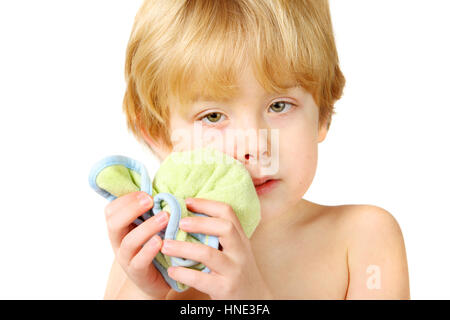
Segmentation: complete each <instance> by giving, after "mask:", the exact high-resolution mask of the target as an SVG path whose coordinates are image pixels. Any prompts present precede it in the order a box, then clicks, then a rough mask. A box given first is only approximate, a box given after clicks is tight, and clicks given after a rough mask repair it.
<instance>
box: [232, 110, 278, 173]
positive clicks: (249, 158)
mask: <svg viewBox="0 0 450 320" xmlns="http://www.w3.org/2000/svg"><path fill="white" fill-rule="evenodd" d="M253 119H254V120H249V121H246V122H245V123H243V124H242V126H241V128H245V129H243V130H236V133H237V134H238V136H237V137H236V139H235V150H234V151H235V152H234V153H235V158H236V159H237V160H239V161H241V162H242V163H244V164H247V165H248V164H249V165H255V164H257V163H258V162H261V161H262V160H263V159H264V158H268V157H270V150H271V143H272V141H271V138H270V137H271V134H270V128H269V127H268V126H267V125H265V123H263V122H262V121H258V120H257V119H256V117H254V118H253Z"/></svg>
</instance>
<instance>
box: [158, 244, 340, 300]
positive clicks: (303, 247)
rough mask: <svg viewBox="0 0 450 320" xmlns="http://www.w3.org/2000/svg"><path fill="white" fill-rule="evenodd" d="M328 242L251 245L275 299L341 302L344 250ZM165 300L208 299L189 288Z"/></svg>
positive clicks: (170, 295) (203, 294) (172, 291)
mask: <svg viewBox="0 0 450 320" xmlns="http://www.w3.org/2000/svg"><path fill="white" fill-rule="evenodd" d="M330 240H331V239H323V238H322V239H308V238H306V239H301V238H300V239H297V240H295V241H284V240H283V239H269V240H268V241H264V242H261V241H258V242H256V241H255V242H253V243H252V246H253V253H254V255H255V259H256V262H257V265H258V267H259V270H260V272H261V274H262V276H263V278H264V279H265V280H266V283H267V285H268V286H269V288H270V290H271V291H272V293H273V295H274V297H275V299H277V300H279V299H292V300H294V299H295V300H301V299H344V298H345V295H346V291H347V283H348V270H347V257H346V252H345V249H343V248H340V247H339V246H335V245H332V244H330V242H329V241H330ZM167 298H168V299H175V300H209V299H210V297H209V295H207V294H205V293H202V292H199V291H197V290H196V289H194V288H190V289H188V290H186V291H185V292H181V293H178V292H175V291H174V290H171V292H170V293H169V295H168V296H167Z"/></svg>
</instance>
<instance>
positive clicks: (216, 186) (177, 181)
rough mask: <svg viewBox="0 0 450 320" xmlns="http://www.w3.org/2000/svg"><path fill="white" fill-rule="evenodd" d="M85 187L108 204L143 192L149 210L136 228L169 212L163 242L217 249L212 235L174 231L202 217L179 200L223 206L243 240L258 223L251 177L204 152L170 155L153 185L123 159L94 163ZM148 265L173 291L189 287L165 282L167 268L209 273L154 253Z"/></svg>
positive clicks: (135, 164)
mask: <svg viewBox="0 0 450 320" xmlns="http://www.w3.org/2000/svg"><path fill="white" fill-rule="evenodd" d="M89 184H90V186H91V187H92V188H93V189H94V190H95V191H96V192H97V193H99V194H100V195H102V196H103V197H105V198H106V199H108V200H109V201H112V200H114V199H116V198H117V197H120V196H122V195H124V194H127V193H130V192H134V191H139V190H141V191H145V192H147V193H148V194H149V195H151V196H152V197H153V202H154V204H153V208H152V209H150V210H148V211H147V212H145V213H144V214H143V215H142V216H141V217H139V218H137V219H136V220H135V221H134V223H135V224H137V225H139V224H140V223H142V222H143V221H145V220H146V219H148V218H150V217H151V216H153V215H155V214H157V213H158V212H159V211H161V210H164V211H166V212H169V213H170V219H169V223H168V225H167V227H166V229H165V230H163V231H161V232H159V236H160V237H161V238H162V239H174V240H179V241H188V242H197V243H203V244H205V245H208V246H211V247H213V248H215V249H218V247H219V241H218V238H217V237H216V236H214V235H205V234H199V233H187V232H185V231H183V230H181V229H179V227H178V223H179V221H180V219H182V218H184V217H187V216H206V217H207V215H205V214H201V213H197V212H192V211H190V210H188V209H187V208H186V204H185V202H184V199H186V198H203V199H208V200H215V201H221V202H225V203H228V204H229V205H230V206H231V207H232V208H233V210H234V212H235V213H236V216H237V218H238V219H239V221H240V223H241V226H242V228H243V230H244V232H245V234H246V236H247V237H248V238H250V237H251V235H252V233H253V231H254V230H255V229H256V226H257V225H258V223H259V221H260V218H261V217H260V203H259V199H258V195H257V193H256V190H255V187H254V185H253V182H252V179H251V176H250V174H249V172H248V171H247V169H246V168H245V166H244V165H243V164H242V163H241V162H240V161H238V160H236V159H234V158H232V157H230V156H228V155H227V154H225V153H223V152H220V151H218V150H216V149H213V148H210V147H207V148H200V149H195V150H191V151H183V152H172V153H171V154H170V155H169V156H168V157H167V158H166V159H165V160H164V161H163V162H162V164H161V166H160V168H159V169H158V171H157V172H156V174H155V177H154V179H153V185H152V183H151V179H150V178H149V175H148V173H147V170H146V168H145V166H144V165H143V164H142V163H140V162H138V161H136V160H134V159H131V158H128V157H125V156H121V155H113V156H109V157H106V158H104V159H102V160H100V161H99V162H97V163H96V164H95V165H94V166H93V167H92V169H91V171H90V173H89ZM153 264H154V265H155V267H156V268H157V269H158V270H159V271H160V273H161V274H162V275H163V277H164V279H165V280H166V282H167V283H168V284H169V285H170V286H171V287H172V288H173V289H174V290H175V291H177V292H183V291H185V290H187V289H188V288H189V286H187V285H185V284H183V283H181V282H179V281H175V280H173V279H172V278H170V277H169V275H168V273H167V269H168V268H169V266H183V267H189V268H192V269H196V270H199V271H202V272H210V270H209V268H208V267H206V266H205V265H204V264H202V263H199V262H197V261H192V260H189V259H184V258H178V257H171V256H168V255H165V254H163V253H161V252H158V254H157V255H156V257H155V259H153Z"/></svg>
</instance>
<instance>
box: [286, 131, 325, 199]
mask: <svg viewBox="0 0 450 320" xmlns="http://www.w3.org/2000/svg"><path fill="white" fill-rule="evenodd" d="M286 134H289V136H290V137H291V138H290V139H287V138H284V139H280V140H281V141H280V143H281V150H280V155H281V165H282V167H281V168H283V169H282V170H283V171H284V172H283V177H284V179H286V181H287V183H288V184H289V185H290V186H291V187H292V188H294V189H295V190H296V191H297V192H303V193H304V192H306V191H307V189H308V188H309V186H310V185H311V183H312V180H313V178H314V176H315V173H316V168H317V159H318V145H317V140H316V139H317V135H316V134H315V133H314V130H313V129H311V130H292V131H291V132H290V133H287V132H286ZM294 137H296V138H294Z"/></svg>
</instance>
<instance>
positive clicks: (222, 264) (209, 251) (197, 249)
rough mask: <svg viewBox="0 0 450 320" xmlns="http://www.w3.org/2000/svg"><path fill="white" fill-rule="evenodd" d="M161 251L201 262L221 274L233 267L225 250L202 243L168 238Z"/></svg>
mask: <svg viewBox="0 0 450 320" xmlns="http://www.w3.org/2000/svg"><path fill="white" fill-rule="evenodd" d="M161 252H162V253H164V254H167V255H169V256H173V257H179V258H186V259H190V260H194V261H198V262H201V263H203V264H204V265H205V266H207V267H208V268H209V269H210V270H212V271H214V272H216V273H219V274H225V272H226V270H228V269H230V268H232V263H231V261H230V260H229V258H228V257H227V256H226V255H225V254H223V252H221V251H219V250H217V249H214V248H212V247H210V246H207V245H204V244H201V243H194V242H186V241H177V240H167V239H166V240H164V241H163V247H162V249H161Z"/></svg>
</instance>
